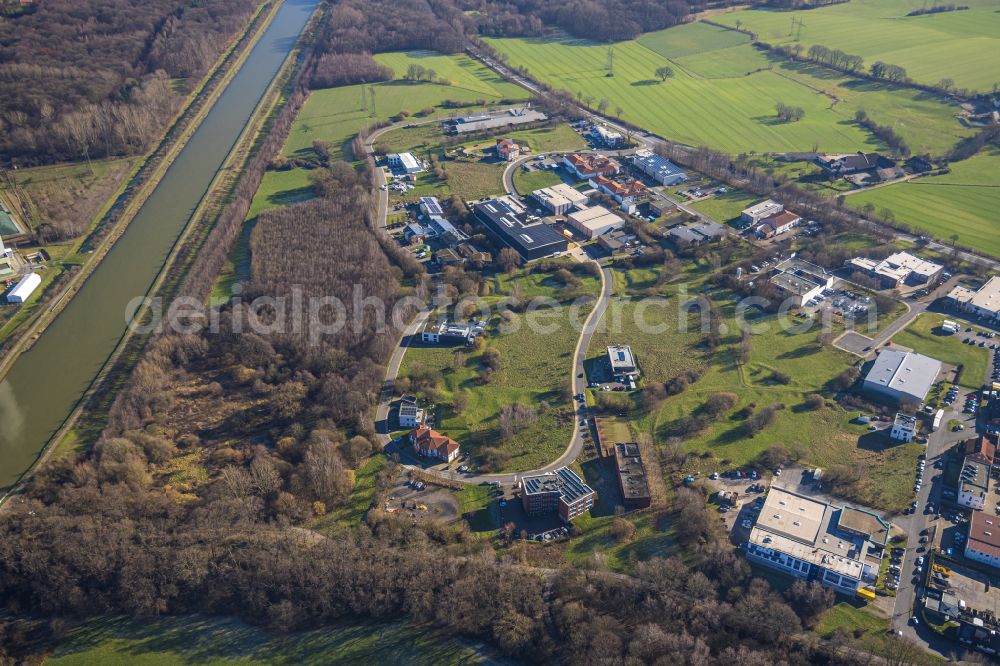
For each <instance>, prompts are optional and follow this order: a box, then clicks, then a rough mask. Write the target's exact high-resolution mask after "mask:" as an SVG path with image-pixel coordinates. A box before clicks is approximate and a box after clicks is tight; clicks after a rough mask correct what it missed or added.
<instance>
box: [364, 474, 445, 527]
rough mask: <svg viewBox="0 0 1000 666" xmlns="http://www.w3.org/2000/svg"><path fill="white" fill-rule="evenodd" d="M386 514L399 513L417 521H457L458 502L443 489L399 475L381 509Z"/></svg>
mask: <svg viewBox="0 0 1000 666" xmlns="http://www.w3.org/2000/svg"><path fill="white" fill-rule="evenodd" d="M382 508H383V509H384V510H385V511H386V512H388V513H399V514H400V515H407V516H410V517H411V518H415V519H417V520H431V519H437V520H443V521H446V522H452V521H455V520H458V519H459V518H460V517H461V516H460V514H459V509H458V502H457V501H456V500H455V496H454V495H453V494H452V493H450V492H449V491H448V490H446V489H444V488H439V487H437V486H431V485H427V484H426V483H424V482H422V481H417V480H415V479H410V478H408V477H407V476H406V475H405V474H403V475H401V476H400V478H399V480H398V482H397V484H396V486H395V487H394V488H393V489H392V491H390V493H389V497H388V499H387V500H386V502H385V505H384V506H383V507H382Z"/></svg>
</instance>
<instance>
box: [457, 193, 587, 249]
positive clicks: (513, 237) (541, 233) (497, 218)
mask: <svg viewBox="0 0 1000 666" xmlns="http://www.w3.org/2000/svg"><path fill="white" fill-rule="evenodd" d="M472 212H473V213H474V214H475V216H476V219H478V220H479V221H480V222H482V223H483V225H484V226H485V227H486V228H487V229H489V230H490V231H491V232H492V233H493V235H494V236H496V238H497V239H498V240H499V241H500V242H501V243H503V244H504V245H506V246H508V247H510V248H513V249H514V250H515V251H516V252H517V253H518V254H520V255H521V256H522V257H524V258H525V259H527V260H529V261H530V260H532V259H541V258H542V257H544V256H547V255H550V254H554V253H556V252H565V251H566V248H567V246H568V245H569V239H568V238H566V236H564V235H563V234H561V233H560V232H559V231H558V230H557V229H556V228H555V227H553V226H552V225H551V224H549V223H548V222H547V221H546V220H544V219H542V218H539V217H537V216H535V215H531V214H530V213H528V210H527V209H526V208H525V207H524V204H523V203H521V202H520V201H519V200H517V199H515V198H514V197H510V196H505V197H499V198H497V199H490V200H489V201H484V202H482V203H477V204H475V205H473V207H472Z"/></svg>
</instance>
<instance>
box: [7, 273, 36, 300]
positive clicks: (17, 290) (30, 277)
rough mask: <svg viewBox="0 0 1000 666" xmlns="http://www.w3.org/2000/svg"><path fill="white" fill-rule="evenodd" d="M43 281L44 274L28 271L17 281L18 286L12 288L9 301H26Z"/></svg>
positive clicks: (8, 296) (8, 295) (8, 297)
mask: <svg viewBox="0 0 1000 666" xmlns="http://www.w3.org/2000/svg"><path fill="white" fill-rule="evenodd" d="M41 283H42V276H40V275H39V274H38V273H28V274H27V275H25V276H24V277H23V278H21V281H20V282H18V283H17V286H16V287H14V288H13V289H11V290H10V293H9V294H7V302H8V303H24V302H25V301H26V300H27V299H28V296H31V294H32V292H33V291H35V289H37V288H38V285H40V284H41Z"/></svg>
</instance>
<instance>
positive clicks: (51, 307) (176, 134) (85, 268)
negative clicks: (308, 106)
mask: <svg viewBox="0 0 1000 666" xmlns="http://www.w3.org/2000/svg"><path fill="white" fill-rule="evenodd" d="M281 4H282V3H281V0H265V2H262V3H261V4H260V6H259V7H258V8H257V11H256V12H255V13H254V15H253V17H252V18H251V19H250V22H249V23H248V24H247V26H246V28H245V29H244V30H243V31H242V32H241V33H240V34H239V35H237V36H236V37H234V38H233V40H232V43H231V44H230V46H229V48H227V49H226V51H225V52H223V54H222V55H221V56H220V57H219V59H218V60H217V61H216V63H215V64H214V65H213V66H212V68H211V69H210V70H209V71H208V72H207V73H206V74H205V76H204V77H203V78H202V81H201V83H200V84H199V85H198V87H197V88H195V90H193V91H192V92H191V93H190V94H189V95H188V99H187V102H186V103H185V104H184V106H183V107H182V108H181V110H180V111H178V112H177V115H175V116H174V118H173V120H171V122H170V124H169V125H168V127H167V129H166V130H165V131H164V133H163V136H162V137H161V139H160V141H159V142H158V143H157V145H156V146H155V147H154V148H153V149H152V150H151V151H150V152H148V153H147V154H146V155H145V157H143V158H142V159H141V160H140V161H139V162H137V163H136V165H135V166H134V167H133V168H132V170H131V172H130V173H129V175H128V176H127V177H126V178H125V180H124V181H123V183H122V185H121V187H120V188H118V190H117V191H116V192H115V193H114V194H113V195H112V196H111V197H110V198H109V199H108V200H107V201H106V202H105V204H104V205H103V206H102V207H101V209H100V210H99V211H98V213H97V214H96V215H95V216H94V220H93V221H92V222H91V224H90V225H89V228H88V232H87V233H85V234H83V235H82V236H81V237H80V238H79V239H78V240H77V241H76V243H75V244H74V245H75V247H74V248H73V251H74V252H76V251H79V250H81V249H83V248H84V247H86V246H87V245H88V244H89V243H90V241H91V239H92V238H93V237H94V235H95V233H98V232H99V231H101V227H102V226H103V223H104V222H105V220H106V218H107V217H108V215H110V214H111V211H112V209H113V208H114V206H115V204H116V203H117V202H118V201H119V200H120V199H121V198H122V196H123V195H126V193H127V192H128V191H129V190H132V189H134V190H135V193H134V195H132V196H131V197H130V198H129V199H128V200H127V201H126V202H125V204H124V208H123V209H122V212H121V214H120V215H119V216H118V219H117V220H116V221H114V222H113V225H114V226H113V228H112V229H111V230H110V231H109V232H108V233H107V234H106V235H105V236H104V238H103V239H101V240H100V241H99V242H98V244H97V246H96V247H94V248H92V250H91V254H90V257H89V258H88V259H87V261H86V262H84V263H83V265H82V266H81V267H80V270H79V272H77V274H76V275H74V276H72V277H71V278H70V280H69V282H68V284H66V285H65V286H64V287H63V289H62V291H61V292H59V293H58V294H57V295H56V296H55V297H53V298H52V299H51V301H50V302H49V304H48V306H46V307H45V308H43V309H41V310H39V312H37V313H36V314H35V315H34V317H33V318H32V319H31V320H29V321H27V322H24V324H23V330H22V331H21V332H20V333H15V335H16V336H17V339H16V340H15V342H14V344H13V345H12V346H11V349H10V351H9V352H8V353H7V354H5V355H4V356H3V358H2V359H0V380H2V379H3V378H4V377H6V375H7V373H8V372H9V371H10V368H11V367H12V366H13V365H14V362H15V361H16V360H17V359H18V358H19V357H20V356H21V354H23V353H24V352H26V351H27V350H28V349H30V348H31V345H32V344H34V342H35V341H36V340H37V339H38V338H39V336H41V334H42V333H43V332H44V331H45V329H46V328H47V327H48V325H49V324H51V323H52V322H53V321H55V319H56V317H58V316H59V313H60V312H62V310H63V308H64V307H65V306H66V304H67V303H69V301H70V300H71V299H72V298H73V296H74V295H75V294H76V293H77V292H78V291H79V290H80V287H81V286H82V285H83V283H84V282H86V280H87V278H88V277H90V275H91V274H92V273H93V272H94V270H95V269H96V268H97V266H98V265H99V264H100V263H101V261H102V260H103V259H104V257H105V256H106V255H107V253H108V251H109V250H110V249H111V247H112V246H113V245H114V244H115V241H117V240H118V239H119V238H120V237H121V235H122V233H124V231H125V229H126V228H127V227H128V224H129V222H131V221H132V218H133V217H134V216H135V214H136V213H137V212H138V210H139V209H140V208H141V207H142V205H143V203H145V201H146V199H148V198H149V195H150V194H151V193H152V192H153V190H154V189H155V188H156V186H157V185H158V184H159V183H160V180H161V179H162V178H163V175H164V174H165V173H166V172H167V169H169V168H170V165H171V164H173V162H174V160H175V159H176V157H177V155H178V154H179V153H180V151H181V150H182V149H183V148H184V146H185V145H187V142H188V140H190V138H191V137H192V136H193V135H194V133H195V131H196V130H197V129H198V127H199V126H200V125H201V122H202V120H204V118H205V116H206V115H207V114H208V111H209V110H210V109H211V108H212V106H213V105H214V104H215V102H216V100H217V99H218V98H219V96H220V95H221V94H222V92H223V91H224V90H225V89H226V87H227V86H228V85H229V82H230V81H231V80H232V78H233V76H235V75H236V72H238V71H239V70H240V67H242V65H243V63H244V61H245V60H246V58H247V56H248V55H249V53H250V52H251V51H252V50H253V47H254V46H255V45H256V44H257V42H258V41H259V39H260V37H261V35H263V34H264V31H265V30H266V29H267V27H268V26H269V25H270V24H271V21H272V20H273V19H274V16H275V15H276V14H277V11H278V9H279V8H280V7H281ZM147 172H148V175H147ZM2 501H3V498H0V502H2Z"/></svg>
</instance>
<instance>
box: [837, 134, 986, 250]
mask: <svg viewBox="0 0 1000 666" xmlns="http://www.w3.org/2000/svg"><path fill="white" fill-rule="evenodd" d="M949 168H950V169H951V173H948V174H945V175H942V176H926V177H923V178H917V179H915V180H912V181H908V182H905V183H896V184H894V185H887V186H886V187H879V188H876V189H873V190H868V191H865V192H860V193H858V194H856V195H853V196H850V197H848V198H847V201H848V202H849V203H850V204H851V205H852V206H854V207H856V208H861V207H862V206H864V205H865V204H868V203H870V204H872V205H874V206H875V207H876V209H877V210H882V209H883V208H887V209H889V210H891V211H892V212H893V215H894V216H895V219H896V221H897V222H900V223H903V224H905V225H907V226H909V227H912V228H913V229H916V230H920V231H925V232H927V233H928V234H931V235H933V236H936V237H938V238H943V239H948V238H951V237H952V235H958V243H959V245H964V246H967V247H974V248H976V250H978V251H980V252H985V253H988V254H990V255H993V256H994V257H1000V217H998V215H997V210H1000V149H996V148H994V149H992V150H989V149H987V151H985V152H981V153H980V154H978V155H975V156H974V157H971V158H969V159H967V160H963V161H961V162H953V163H951V164H950V165H949Z"/></svg>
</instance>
